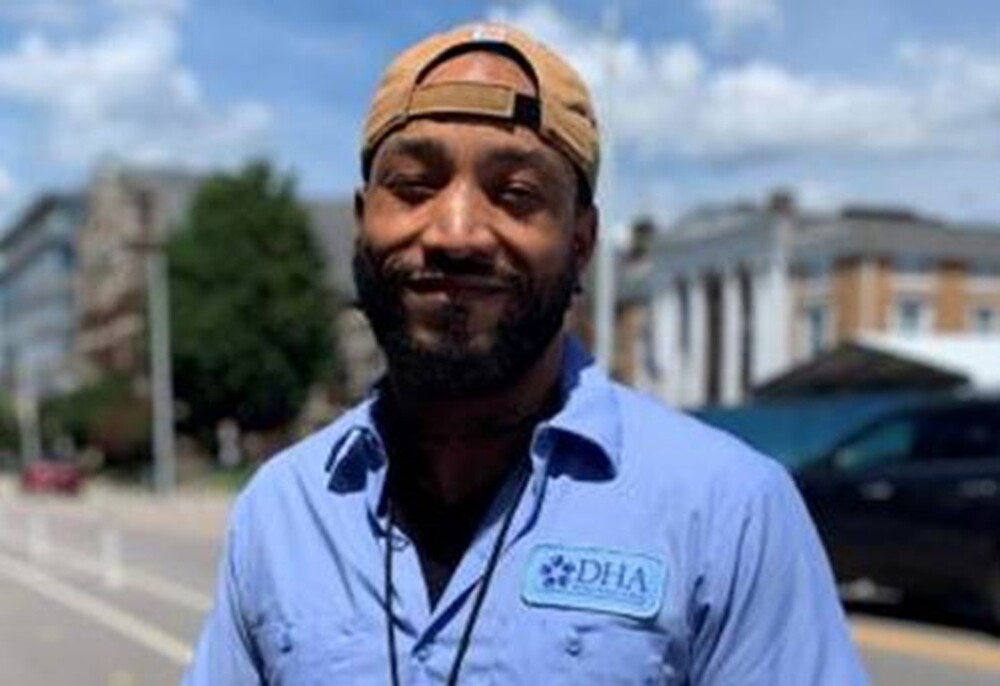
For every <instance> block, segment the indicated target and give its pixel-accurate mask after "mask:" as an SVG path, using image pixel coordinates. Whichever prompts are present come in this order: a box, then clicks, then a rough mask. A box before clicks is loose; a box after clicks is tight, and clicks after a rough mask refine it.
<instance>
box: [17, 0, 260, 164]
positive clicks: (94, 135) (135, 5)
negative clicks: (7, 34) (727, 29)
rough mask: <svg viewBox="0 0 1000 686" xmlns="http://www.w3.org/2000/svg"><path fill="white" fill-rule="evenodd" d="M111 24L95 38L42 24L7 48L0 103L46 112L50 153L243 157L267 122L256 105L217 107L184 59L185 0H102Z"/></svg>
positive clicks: (205, 159)
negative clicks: (54, 34)
mask: <svg viewBox="0 0 1000 686" xmlns="http://www.w3.org/2000/svg"><path fill="white" fill-rule="evenodd" d="M103 2H104V3H105V5H106V6H107V7H108V8H111V9H112V10H113V12H114V18H113V19H112V21H111V23H110V25H109V26H108V28H106V29H105V30H104V31H103V32H101V33H99V34H98V35H97V36H96V37H93V38H91V39H88V40H70V39H65V40H59V41H57V40H54V39H52V38H50V37H49V36H47V35H45V34H44V33H43V32H41V31H39V30H33V31H31V32H29V33H28V34H27V35H25V36H24V37H23V38H22V39H21V41H20V43H19V44H18V45H17V46H16V47H15V48H13V49H12V50H10V51H8V52H6V53H0V99H7V100H13V101H17V102H20V103H24V104H28V105H30V106H33V107H35V108H36V109H37V111H38V112H39V113H40V114H41V121H43V122H44V126H45V132H46V133H45V141H46V144H47V149H48V152H49V154H50V155H51V156H52V157H53V158H54V159H56V160H58V161H60V162H64V163H68V164H79V163H86V162H89V161H90V160H92V159H94V158H95V157H98V156H101V155H106V154H114V155H116V156H117V157H120V158H123V159H127V160H132V161H138V162H145V163H184V164H193V165H211V164H219V163H226V162H229V161H233V160H235V159H238V158H240V157H242V156H243V155H244V154H246V153H247V152H248V150H252V149H253V148H254V146H255V145H256V144H257V143H258V142H259V138H260V136H261V135H262V134H263V133H265V131H266V130H267V128H268V125H269V119H270V114H269V111H268V109H267V108H266V107H265V106H263V105H261V104H259V103H254V102H238V103H235V104H232V105H228V106H215V105H213V104H212V103H210V102H209V101H208V99H207V98H206V97H205V95H204V94H203V93H202V90H201V86H200V83H199V81H198V79H197V77H196V76H195V75H194V74H193V73H192V72H191V71H190V70H189V69H187V68H186V67H185V66H184V65H182V64H181V63H180V62H179V58H178V40H179V36H178V21H179V19H180V14H181V13H182V12H183V10H184V7H185V4H186V3H185V2H184V0H103Z"/></svg>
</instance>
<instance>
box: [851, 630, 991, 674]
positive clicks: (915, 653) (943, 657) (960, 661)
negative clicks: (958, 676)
mask: <svg viewBox="0 0 1000 686" xmlns="http://www.w3.org/2000/svg"><path fill="white" fill-rule="evenodd" d="M851 624H852V627H851V633H852V634H853V636H854V640H855V642H856V643H857V644H858V645H859V646H860V647H862V648H869V649H871V650H876V651H878V652H882V653H896V654H899V655H906V656H908V657H914V658H917V659H920V660H926V661H929V662H936V663H939V664H944V665H949V666H951V667H959V668H961V669H968V670H973V671H976V672H986V673H989V674H1000V647H994V646H989V645H983V644H980V643H976V642H974V641H971V640H968V639H959V638H953V637H949V636H931V635H929V634H927V633H924V632H923V631H914V630H912V629H905V628H902V627H888V626H880V625H877V624H874V623H869V622H866V621H864V620H857V619H854V620H852V622H851Z"/></svg>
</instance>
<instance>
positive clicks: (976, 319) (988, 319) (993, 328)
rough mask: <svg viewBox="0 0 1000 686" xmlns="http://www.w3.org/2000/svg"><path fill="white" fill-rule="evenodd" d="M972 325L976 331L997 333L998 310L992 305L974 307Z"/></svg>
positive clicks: (971, 317)
mask: <svg viewBox="0 0 1000 686" xmlns="http://www.w3.org/2000/svg"><path fill="white" fill-rule="evenodd" d="M970 319H971V324H972V326H971V327H970V328H971V329H972V331H973V332H974V333H996V332H997V311H996V310H995V309H994V308H992V307H987V306H980V307H976V308H973V310H972V313H971V316H970Z"/></svg>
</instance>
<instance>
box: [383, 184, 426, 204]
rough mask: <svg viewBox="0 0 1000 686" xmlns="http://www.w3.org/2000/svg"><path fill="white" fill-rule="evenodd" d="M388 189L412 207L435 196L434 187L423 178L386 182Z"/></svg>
mask: <svg viewBox="0 0 1000 686" xmlns="http://www.w3.org/2000/svg"><path fill="white" fill-rule="evenodd" d="M386 187H387V188H388V189H389V191H390V192H391V193H392V194H393V195H394V196H396V197H397V198H399V199H400V200H402V201H403V202H405V203H408V204H411V205H416V204H419V203H421V202H423V201H425V200H427V199H428V198H430V197H431V196H432V195H434V187H433V186H432V185H431V184H430V183H429V182H427V181H426V180H425V179H422V178H413V177H398V178H393V179H389V180H388V181H387V182H386Z"/></svg>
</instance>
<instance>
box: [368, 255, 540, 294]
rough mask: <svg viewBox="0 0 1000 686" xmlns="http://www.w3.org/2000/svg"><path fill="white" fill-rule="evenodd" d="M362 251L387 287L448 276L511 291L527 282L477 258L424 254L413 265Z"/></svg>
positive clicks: (510, 272)
mask: <svg viewBox="0 0 1000 686" xmlns="http://www.w3.org/2000/svg"><path fill="white" fill-rule="evenodd" d="M363 252H364V257H365V259H367V260H368V262H369V264H370V265H371V267H373V271H375V273H377V274H378V275H379V277H380V278H381V279H382V280H383V282H384V283H386V284H387V285H390V286H396V287H402V286H408V285H414V284H416V285H419V284H427V283H432V282H435V281H442V280H448V279H468V280H473V281H475V282H478V283H480V284H484V285H490V286H493V287H496V288H509V289H512V290H522V289H524V288H525V287H526V285H527V284H526V280H525V278H524V277H523V276H522V275H521V274H520V273H519V272H518V271H516V270H514V269H512V268H510V267H506V266H504V265H499V264H495V263H493V262H491V261H486V260H483V259H479V258H478V257H464V256H459V257H456V256H452V255H436V256H428V258H427V263H426V264H425V265H421V266H417V265H412V264H407V263H405V262H401V261H397V260H392V259H387V260H379V259H378V258H377V257H376V256H375V255H373V254H372V253H371V252H370V251H363Z"/></svg>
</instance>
